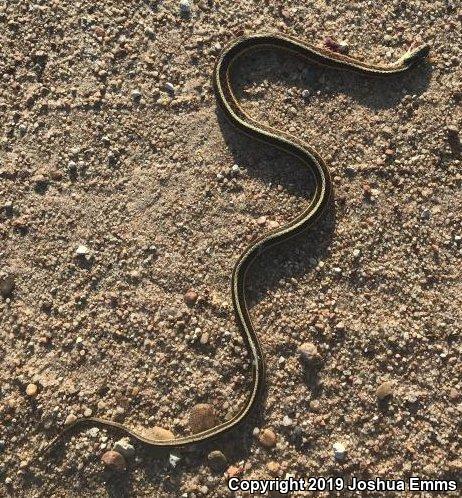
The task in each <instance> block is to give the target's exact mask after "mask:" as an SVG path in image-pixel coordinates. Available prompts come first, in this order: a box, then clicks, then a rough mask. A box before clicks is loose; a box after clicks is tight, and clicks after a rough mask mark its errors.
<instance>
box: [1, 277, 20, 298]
mask: <svg viewBox="0 0 462 498" xmlns="http://www.w3.org/2000/svg"><path fill="white" fill-rule="evenodd" d="M15 287H16V282H15V278H14V275H7V276H6V277H3V278H0V294H1V295H2V297H4V298H7V297H10V296H11V294H13V291H14V288H15Z"/></svg>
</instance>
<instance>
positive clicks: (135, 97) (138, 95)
mask: <svg viewBox="0 0 462 498" xmlns="http://www.w3.org/2000/svg"><path fill="white" fill-rule="evenodd" d="M132 98H133V100H139V99H140V98H141V92H140V90H138V89H135V90H133V91H132Z"/></svg>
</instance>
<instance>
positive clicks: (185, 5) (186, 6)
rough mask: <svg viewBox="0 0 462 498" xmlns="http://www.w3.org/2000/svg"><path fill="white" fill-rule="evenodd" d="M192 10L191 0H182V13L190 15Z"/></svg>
mask: <svg viewBox="0 0 462 498" xmlns="http://www.w3.org/2000/svg"><path fill="white" fill-rule="evenodd" d="M191 10H192V4H191V0H180V14H181V15H183V16H190V15H191Z"/></svg>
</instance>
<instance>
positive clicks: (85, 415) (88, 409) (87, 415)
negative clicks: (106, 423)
mask: <svg viewBox="0 0 462 498" xmlns="http://www.w3.org/2000/svg"><path fill="white" fill-rule="evenodd" d="M92 413H93V410H92V409H91V408H85V410H84V412H83V416H84V417H91V414H92Z"/></svg>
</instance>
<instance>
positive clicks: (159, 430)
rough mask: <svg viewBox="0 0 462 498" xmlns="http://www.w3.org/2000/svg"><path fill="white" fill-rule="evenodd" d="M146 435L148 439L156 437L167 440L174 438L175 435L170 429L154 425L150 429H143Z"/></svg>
mask: <svg viewBox="0 0 462 498" xmlns="http://www.w3.org/2000/svg"><path fill="white" fill-rule="evenodd" d="M144 432H145V434H146V436H147V437H149V438H150V439H157V440H160V441H169V440H170V439H175V435H174V434H173V432H172V431H169V430H168V429H164V428H163V427H158V426H154V427H152V428H151V429H147V430H145V431H144Z"/></svg>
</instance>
